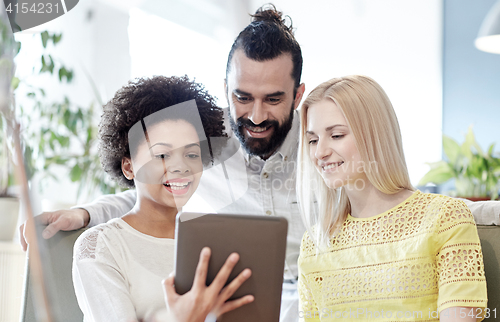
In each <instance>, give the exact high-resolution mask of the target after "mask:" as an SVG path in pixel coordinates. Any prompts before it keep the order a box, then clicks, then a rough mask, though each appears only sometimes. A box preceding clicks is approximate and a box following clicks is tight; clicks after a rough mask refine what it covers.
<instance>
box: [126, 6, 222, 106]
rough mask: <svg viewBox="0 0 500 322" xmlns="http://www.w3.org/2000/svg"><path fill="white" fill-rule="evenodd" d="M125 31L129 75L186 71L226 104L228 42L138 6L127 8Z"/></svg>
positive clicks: (173, 73)
mask: <svg viewBox="0 0 500 322" xmlns="http://www.w3.org/2000/svg"><path fill="white" fill-rule="evenodd" d="M152 30H154V32H152ZM128 32H129V41H130V56H131V60H132V77H143V76H153V75H165V76H173V75H175V76H182V75H184V74H186V75H188V76H189V78H190V79H193V78H195V79H196V81H197V82H199V83H202V84H204V85H205V88H206V89H207V90H208V92H209V93H210V94H211V95H213V96H216V97H217V98H218V104H219V106H221V107H225V106H226V99H225V96H224V78H225V70H226V61H227V54H228V53H229V49H230V46H231V44H221V43H220V42H218V41H217V40H214V39H212V38H209V37H207V36H204V35H201V34H199V33H196V32H194V31H192V30H189V29H187V28H184V27H182V26H179V25H177V24H175V23H172V22H169V21H167V20H165V19H162V18H160V17H157V16H155V15H150V14H147V13H144V12H143V11H141V10H139V9H131V10H130V24H129V29H128ZM158 35H161V36H160V37H159V36H158Z"/></svg>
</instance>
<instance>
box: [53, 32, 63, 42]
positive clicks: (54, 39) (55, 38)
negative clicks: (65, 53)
mask: <svg viewBox="0 0 500 322" xmlns="http://www.w3.org/2000/svg"><path fill="white" fill-rule="evenodd" d="M61 38H62V34H59V35H58V34H54V35H53V36H52V42H53V43H54V45H57V43H58V42H60V41H61Z"/></svg>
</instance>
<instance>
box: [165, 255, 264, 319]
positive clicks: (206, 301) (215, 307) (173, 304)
mask: <svg viewBox="0 0 500 322" xmlns="http://www.w3.org/2000/svg"><path fill="white" fill-rule="evenodd" d="M210 253H211V252H210V248H208V247H205V248H203V249H202V251H201V253H200V260H199V262H198V266H197V267H196V273H195V278H194V282H193V287H192V288H191V290H190V291H189V292H187V293H186V294H184V295H179V294H177V292H176V291H175V286H174V276H173V275H171V276H169V277H168V278H167V279H166V280H164V281H163V285H164V290H165V297H166V302H167V307H168V308H169V310H170V314H171V315H172V317H173V318H175V319H176V320H175V321H176V322H204V321H205V319H206V317H207V316H209V315H210V316H211V317H213V321H215V318H218V317H219V316H221V315H222V314H224V313H226V312H229V311H232V310H234V309H236V308H238V307H240V306H242V305H245V304H247V303H250V302H252V301H253V300H254V297H253V296H252V295H246V296H243V297H241V298H239V299H236V300H232V301H229V302H226V301H227V300H228V299H229V298H230V297H231V296H232V295H233V294H234V292H235V291H236V290H237V289H238V288H239V287H240V286H241V285H242V284H243V283H244V282H245V281H246V280H247V279H248V278H249V277H250V275H251V274H252V272H251V271H250V269H248V268H247V269H245V270H243V271H242V272H241V273H240V274H239V275H238V276H237V277H236V278H235V279H234V280H233V281H232V282H231V283H229V285H227V286H226V287H224V285H225V284H226V281H227V279H228V278H229V275H230V274H231V271H232V270H233V268H234V266H235V265H236V263H237V262H238V260H239V255H238V254H236V253H232V254H231V255H229V257H228V258H227V260H226V262H225V263H224V265H223V266H222V268H221V269H220V271H219V273H217V276H216V277H215V279H214V280H213V282H212V284H210V286H206V280H207V271H208V261H209V259H210Z"/></svg>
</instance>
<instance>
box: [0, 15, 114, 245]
mask: <svg viewBox="0 0 500 322" xmlns="http://www.w3.org/2000/svg"><path fill="white" fill-rule="evenodd" d="M7 24H8V20H7ZM0 28H2V29H1V37H2V39H0V44H1V51H2V52H1V61H0V68H3V69H2V71H1V73H0V75H1V78H2V80H1V81H0V86H2V89H0V91H2V92H1V93H0V97H1V98H9V99H8V100H5V99H4V102H3V105H2V106H3V108H2V110H1V111H0V112H1V113H0V167H1V168H0V197H2V198H0V199H1V200H3V201H5V202H7V203H9V204H10V203H13V202H14V203H15V200H16V199H15V198H13V196H11V195H9V194H8V192H9V191H11V190H12V189H11V188H12V185H13V180H12V177H13V176H12V173H11V169H12V162H11V160H12V156H13V155H12V153H11V152H10V151H12V149H10V148H9V145H11V144H12V142H11V141H12V140H11V138H10V137H9V133H8V132H9V122H10V120H13V118H14V116H15V117H16V118H17V121H18V122H19V123H20V124H21V125H22V128H21V136H22V144H23V146H22V149H23V156H24V160H25V167H26V172H27V176H28V180H29V179H31V178H32V177H33V175H34V174H35V173H37V172H38V173H41V174H42V176H41V179H42V180H41V181H42V185H43V180H44V179H47V178H53V179H57V176H56V175H55V173H57V172H60V171H61V167H62V168H66V169H67V171H68V173H69V178H70V180H71V181H72V182H77V183H78V184H79V185H78V187H79V188H78V192H77V196H76V197H78V196H79V195H80V194H81V193H82V191H83V190H84V189H85V191H86V192H87V193H88V194H89V195H91V194H92V191H94V190H95V189H97V188H98V189H99V190H100V191H101V192H102V193H114V192H115V190H116V189H117V186H116V185H115V184H114V182H112V181H110V180H109V179H108V178H107V177H106V176H105V173H104V171H103V170H102V169H101V167H100V162H99V158H98V155H97V152H96V148H95V146H96V140H97V125H96V121H95V113H96V111H95V108H94V105H95V104H94V103H91V104H90V107H87V108H83V107H80V106H76V105H75V104H74V103H73V102H72V101H71V100H70V99H69V98H68V97H64V98H62V99H61V100H58V101H54V100H49V99H48V98H47V95H46V89H44V88H42V87H37V86H32V85H30V84H29V81H30V79H18V78H17V77H13V72H14V68H13V66H14V65H13V59H14V57H15V56H16V55H17V53H18V52H19V48H20V44H19V43H18V42H16V41H15V40H14V38H13V37H12V34H10V36H9V33H10V30H9V29H8V28H9V27H8V25H5V23H3V24H2V25H1V27H0ZM40 37H41V41H42V45H43V48H44V51H43V52H42V53H41V55H40V61H41V68H40V69H39V70H34V71H33V75H31V76H30V77H36V76H37V75H40V74H43V73H48V74H50V75H52V76H55V77H56V78H57V79H58V82H59V83H60V84H62V83H71V82H72V79H73V76H74V75H73V71H72V70H71V69H69V68H67V67H66V66H65V65H64V64H63V63H62V62H61V61H60V60H58V59H57V58H55V57H53V56H52V55H51V54H50V53H48V51H47V47H48V44H50V43H52V44H53V45H54V46H56V45H57V44H58V43H59V42H60V41H61V39H62V34H51V33H49V32H47V31H45V32H42V33H41V34H40ZM2 66H3V67H2ZM9 68H10V69H9ZM89 81H91V80H90V79H89ZM91 85H93V88H94V89H95V88H96V86H95V85H94V84H93V83H92V84H91ZM21 87H22V89H23V92H24V93H27V94H26V97H25V98H24V99H23V100H21V99H19V97H18V100H17V102H15V99H14V97H15V94H16V92H19V90H18V89H19V88H21ZM95 94H96V98H97V101H98V102H99V103H100V105H102V103H101V102H100V100H99V96H98V95H97V92H96V91H95ZM19 101H22V102H23V103H19ZM30 124H36V125H37V126H29V125H30ZM75 202H76V198H75ZM16 204H18V203H16ZM14 207H15V206H14ZM17 207H18V206H17ZM6 209H7V206H6V205H4V204H2V203H0V214H1V215H2V217H7V215H4V214H6ZM15 209H16V208H14V210H12V211H11V213H15V215H13V216H14V217H13V218H12V219H11V222H13V224H12V225H13V226H14V229H13V230H12V234H11V235H12V236H10V234H9V236H7V237H5V238H6V239H12V237H13V234H14V233H15V225H16V223H17V217H18V211H17V210H15ZM9 218H10V217H9ZM4 227H7V226H6V225H4V224H2V223H1V222H0V231H1V230H2V229H3V228H4ZM5 229H7V228H5ZM8 230H9V231H11V229H10V228H8ZM0 239H2V237H1V236H0Z"/></svg>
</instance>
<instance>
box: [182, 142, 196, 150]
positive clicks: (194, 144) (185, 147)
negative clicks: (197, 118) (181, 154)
mask: <svg viewBox="0 0 500 322" xmlns="http://www.w3.org/2000/svg"><path fill="white" fill-rule="evenodd" d="M193 146H197V147H200V144H199V143H191V144H188V145H186V146H184V149H189V148H190V147H193Z"/></svg>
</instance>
